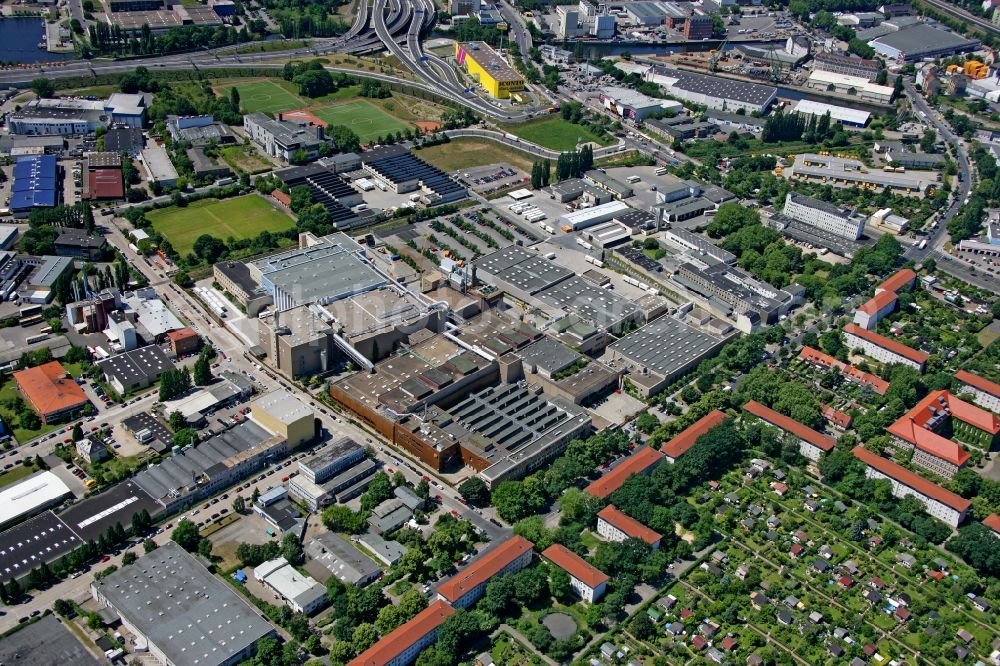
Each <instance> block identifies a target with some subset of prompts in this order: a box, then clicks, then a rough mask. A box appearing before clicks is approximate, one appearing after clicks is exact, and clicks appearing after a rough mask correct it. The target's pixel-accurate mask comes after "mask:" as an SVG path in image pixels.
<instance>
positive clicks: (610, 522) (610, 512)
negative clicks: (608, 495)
mask: <svg viewBox="0 0 1000 666" xmlns="http://www.w3.org/2000/svg"><path fill="white" fill-rule="evenodd" d="M597 534H598V535H599V536H601V537H602V538H604V539H606V540H607V541H616V542H619V543H621V542H622V541H625V540H626V539H639V540H640V541H645V542H646V543H647V544H649V545H650V546H652V547H653V548H659V547H660V539H662V538H663V537H662V536H660V534H658V533H657V532H656V531H654V530H651V529H649V528H648V527H646V526H645V525H643V524H642V523H640V522H639V521H638V520H635V519H633V518H630V517H629V516H626V515H625V514H624V513H622V512H621V511H619V510H618V509H617V508H615V505H614V504H609V505H607V506H606V507H604V508H603V509H601V510H600V511H598V512H597Z"/></svg>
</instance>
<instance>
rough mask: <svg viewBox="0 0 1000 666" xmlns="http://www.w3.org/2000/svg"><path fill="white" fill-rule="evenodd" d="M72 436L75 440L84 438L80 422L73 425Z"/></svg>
mask: <svg viewBox="0 0 1000 666" xmlns="http://www.w3.org/2000/svg"><path fill="white" fill-rule="evenodd" d="M71 436H72V438H73V441H74V442H79V441H80V440H81V439H83V428H82V427H80V424H79V423H77V424H76V425H75V426H73V433H72V435H71Z"/></svg>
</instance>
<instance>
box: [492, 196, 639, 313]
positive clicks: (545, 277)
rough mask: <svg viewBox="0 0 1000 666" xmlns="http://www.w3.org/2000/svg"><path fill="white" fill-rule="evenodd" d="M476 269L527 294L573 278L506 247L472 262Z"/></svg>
mask: <svg viewBox="0 0 1000 666" xmlns="http://www.w3.org/2000/svg"><path fill="white" fill-rule="evenodd" d="M621 205H622V206H624V204H621ZM625 207H626V208H628V206H625ZM589 210H593V209H589ZM475 265H476V269H477V270H480V271H483V272H485V273H488V274H489V275H492V276H494V277H496V278H497V279H498V280H503V281H504V282H507V283H508V284H511V285H513V286H515V287H517V288H518V289H521V290H522V291H524V292H526V293H528V294H537V293H538V292H539V291H542V290H543V289H547V288H548V287H551V286H552V285H554V284H557V283H559V282H562V281H563V280H565V279H567V278H569V277H570V276H571V275H573V271H571V270H569V269H568V268H565V267H563V266H560V265H559V264H556V263H555V262H553V261H549V260H548V259H546V258H545V257H543V256H541V255H540V254H538V253H537V252H533V251H531V250H527V249H525V248H523V247H519V246H517V245H509V246H507V247H505V248H503V249H501V250H497V251H496V252H492V253H490V254H487V255H485V256H482V257H479V258H478V259H476V260H475Z"/></svg>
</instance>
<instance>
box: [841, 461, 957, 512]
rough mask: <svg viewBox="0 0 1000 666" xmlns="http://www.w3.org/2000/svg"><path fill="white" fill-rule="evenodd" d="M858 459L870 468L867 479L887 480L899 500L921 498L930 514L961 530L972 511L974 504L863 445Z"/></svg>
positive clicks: (867, 471) (866, 471) (867, 470)
mask: <svg viewBox="0 0 1000 666" xmlns="http://www.w3.org/2000/svg"><path fill="white" fill-rule="evenodd" d="M852 453H853V454H854V457H855V458H857V459H858V460H860V461H861V462H863V463H865V465H867V469H866V470H865V476H866V477H868V478H869V479H887V480H888V481H889V482H890V483H891V484H892V494H893V495H894V496H896V497H907V496H909V495H912V496H914V497H916V498H917V499H919V500H920V501H921V502H922V503H923V504H924V507H925V509H926V510H927V513H928V514H930V515H931V516H933V517H934V518H937V519H938V520H940V521H941V522H943V523H945V524H947V525H950V526H951V527H958V526H959V525H960V524H961V522H962V521H963V520H964V519H965V517H966V515H968V513H969V509H970V508H972V502H970V501H969V500H967V499H964V498H962V497H959V496H958V495H956V494H955V493H953V492H951V491H949V490H945V489H944V488H942V487H941V486H938V485H936V484H933V483H931V482H930V481H928V480H927V479H924V478H923V477H921V476H919V475H918V474H915V473H914V472H911V471H910V470H908V469H906V468H905V467H901V466H900V465H897V464H896V463H894V462H892V461H890V460H886V459H885V458H883V457H882V456H879V455H877V454H875V453H872V452H871V451H869V450H868V449H866V448H864V447H863V446H856V447H854V450H853V451H852Z"/></svg>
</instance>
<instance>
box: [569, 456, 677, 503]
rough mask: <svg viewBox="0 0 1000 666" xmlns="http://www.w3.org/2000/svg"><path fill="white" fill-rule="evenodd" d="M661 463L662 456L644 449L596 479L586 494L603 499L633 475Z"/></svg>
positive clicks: (643, 472) (642, 472)
mask: <svg viewBox="0 0 1000 666" xmlns="http://www.w3.org/2000/svg"><path fill="white" fill-rule="evenodd" d="M661 462H663V454H662V453H660V452H659V451H657V450H655V449H650V448H648V447H647V448H644V449H641V450H640V451H637V452H636V453H633V454H632V455H631V456H629V458H628V460H626V461H625V462H623V463H621V464H620V465H618V467H615V468H614V469H613V470H611V471H610V472H608V473H607V474H605V475H604V476H602V477H601V478H599V479H597V480H596V481H594V482H593V483H591V484H590V485H589V486H587V492H588V493H590V494H591V495H593V496H594V497H599V498H601V499H604V498H605V497H607V496H608V495H610V494H611V493H613V492H615V491H616V490H618V489H619V488H621V486H622V484H623V483H625V480H626V479H628V478H629V477H630V476H632V475H633V474H645V473H646V470H648V469H649V468H650V467H653V466H654V465H657V464H658V463H661Z"/></svg>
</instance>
